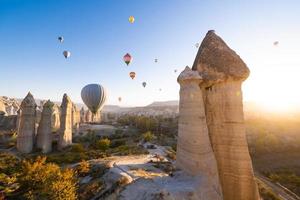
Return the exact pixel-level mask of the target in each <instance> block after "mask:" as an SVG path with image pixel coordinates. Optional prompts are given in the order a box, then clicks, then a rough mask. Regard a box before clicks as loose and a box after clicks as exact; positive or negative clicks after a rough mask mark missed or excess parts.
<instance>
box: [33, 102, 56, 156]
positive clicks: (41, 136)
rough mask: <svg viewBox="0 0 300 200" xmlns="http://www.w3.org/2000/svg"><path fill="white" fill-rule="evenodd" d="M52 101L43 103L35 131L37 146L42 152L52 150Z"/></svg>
mask: <svg viewBox="0 0 300 200" xmlns="http://www.w3.org/2000/svg"><path fill="white" fill-rule="evenodd" d="M53 108H54V103H52V102H51V101H47V102H46V103H44V104H43V111H42V114H41V120H40V123H39V127H38V131H37V147H38V148H39V149H41V150H42V152H43V153H49V152H51V151H52V113H53Z"/></svg>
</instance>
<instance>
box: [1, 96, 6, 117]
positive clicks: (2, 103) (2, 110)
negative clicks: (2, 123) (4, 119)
mask: <svg viewBox="0 0 300 200" xmlns="http://www.w3.org/2000/svg"><path fill="white" fill-rule="evenodd" d="M6 114H7V113H6V109H5V104H4V102H3V101H2V98H0V115H6Z"/></svg>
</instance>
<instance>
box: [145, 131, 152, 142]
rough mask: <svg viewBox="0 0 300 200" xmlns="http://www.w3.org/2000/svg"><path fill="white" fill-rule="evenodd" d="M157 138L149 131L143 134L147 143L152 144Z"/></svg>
mask: <svg viewBox="0 0 300 200" xmlns="http://www.w3.org/2000/svg"><path fill="white" fill-rule="evenodd" d="M154 138H155V136H154V135H153V134H152V133H151V131H147V132H146V133H144V134H143V139H144V141H145V142H150V141H152V140H153V139H154Z"/></svg>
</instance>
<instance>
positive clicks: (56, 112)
mask: <svg viewBox="0 0 300 200" xmlns="http://www.w3.org/2000/svg"><path fill="white" fill-rule="evenodd" d="M59 128H60V109H59V107H58V106H57V105H56V104H54V106H53V109H52V118H51V129H52V132H57V131H58V130H59Z"/></svg>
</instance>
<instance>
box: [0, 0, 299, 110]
mask: <svg viewBox="0 0 300 200" xmlns="http://www.w3.org/2000/svg"><path fill="white" fill-rule="evenodd" d="M299 10H300V1H298V0H282V1H276V0H272V1H271V0H270V1H266V0H251V1H241V0H240V1H234V0H224V1H219V0H203V1H201V0H151V1H141V0H131V1H124V0H122V1H121V0H72V1H70V0H0V76H1V78H0V96H9V97H17V98H22V97H24V96H25V95H26V94H27V92H28V91H31V93H32V94H33V95H34V97H35V98H39V99H51V100H53V101H60V100H61V98H62V96H63V94H64V93H67V94H68V95H69V96H70V98H71V99H72V100H73V101H74V102H78V103H81V102H82V100H81V97H80V92H81V89H82V87H84V86H85V85H86V84H89V83H98V84H101V85H103V86H104V87H105V88H106V89H107V91H108V102H107V104H117V105H120V106H143V105H147V104H150V103H151V102H153V101H165V100H175V99H178V98H179V85H178V83H177V81H176V79H177V76H178V75H179V72H180V71H182V70H183V69H184V68H185V66H187V65H189V66H192V64H193V61H194V58H195V56H196V53H197V50H198V49H197V48H196V47H195V44H196V43H201V41H202V39H203V38H204V36H205V34H206V32H207V31H208V30H211V29H213V30H215V32H216V33H217V34H218V35H219V36H221V37H222V38H223V39H224V41H225V42H226V43H227V44H228V45H229V46H230V47H231V48H232V49H234V50H235V51H236V52H237V53H238V54H239V55H240V56H241V58H242V59H243V60H244V61H245V63H246V64H247V65H248V67H249V69H250V71H251V75H250V77H249V78H248V79H247V80H246V81H245V83H244V84H243V95H244V100H245V101H255V102H258V103H260V104H261V105H264V106H266V107H270V108H271V109H279V110H280V109H294V108H295V107H300V90H299V87H300V78H299V74H300V12H299ZM129 16H134V17H135V22H134V23H133V24H130V23H129V22H128V18H129ZM58 36H63V37H64V39H65V40H64V42H63V43H59V41H58V40H57V37H58ZM274 41H278V42H279V44H278V45H277V46H274V45H273V42H274ZM64 50H68V51H70V52H71V57H70V58H68V59H65V58H64V57H63V54H62V52H63V51H64ZM126 53H130V54H131V55H132V57H133V61H132V63H131V64H130V65H129V66H127V65H126V64H125V63H124V62H123V56H124V55H125V54H126ZM155 59H158V62H157V63H155V62H154V60H155ZM175 69H177V70H178V72H177V73H174V70H175ZM131 71H134V72H136V78H135V79H134V80H131V78H130V77H129V73H130V72H131ZM144 81H145V82H147V86H146V88H143V87H142V82H144ZM160 88H161V91H160V90H159V89H160ZM118 97H122V102H118Z"/></svg>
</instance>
